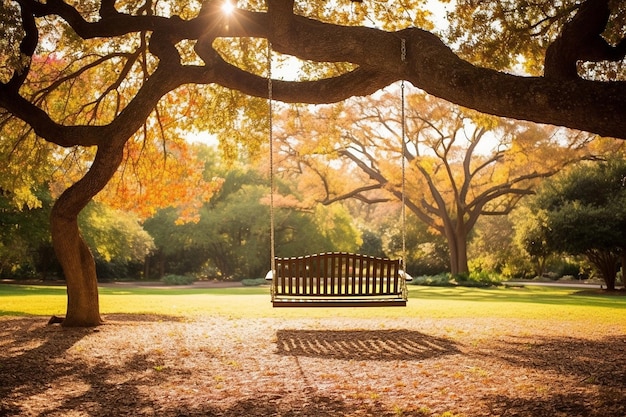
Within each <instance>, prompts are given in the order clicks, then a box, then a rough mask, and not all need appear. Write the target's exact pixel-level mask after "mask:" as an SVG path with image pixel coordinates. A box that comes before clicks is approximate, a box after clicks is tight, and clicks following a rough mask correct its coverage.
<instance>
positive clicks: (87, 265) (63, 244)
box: [51, 210, 102, 327]
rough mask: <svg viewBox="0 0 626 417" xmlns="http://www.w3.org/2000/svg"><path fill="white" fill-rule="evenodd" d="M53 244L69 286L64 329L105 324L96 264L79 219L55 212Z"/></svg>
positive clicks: (53, 217)
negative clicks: (82, 233)
mask: <svg viewBox="0 0 626 417" xmlns="http://www.w3.org/2000/svg"><path fill="white" fill-rule="evenodd" d="M51 226H52V242H53V244H54V249H55V252H56V255H57V258H58V259H59V262H60V263H61V265H62V266H63V272H64V274H65V282H66V284H67V313H66V316H65V320H64V321H63V323H62V325H63V326H66V327H91V326H98V325H100V324H102V318H101V317H100V303H99V299H98V279H97V276H96V263H95V261H94V258H93V255H92V254H91V251H90V250H89V248H88V247H87V244H86V243H85V241H84V239H83V238H82V236H81V235H80V232H79V230H78V218H77V216H74V217H73V218H65V217H63V216H62V215H61V214H59V213H58V210H57V211H55V210H53V214H52V217H51Z"/></svg>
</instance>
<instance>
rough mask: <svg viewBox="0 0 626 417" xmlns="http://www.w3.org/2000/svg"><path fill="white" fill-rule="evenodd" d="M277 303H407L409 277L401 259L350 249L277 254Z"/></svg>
mask: <svg viewBox="0 0 626 417" xmlns="http://www.w3.org/2000/svg"><path fill="white" fill-rule="evenodd" d="M274 265H275V268H276V270H275V271H270V272H268V273H267V275H266V277H265V279H267V280H271V281H272V287H271V288H272V304H273V306H274V307H391V306H406V301H407V289H406V281H410V280H411V277H410V276H409V275H408V274H406V273H405V272H404V271H402V269H401V262H400V260H392V259H384V258H377V257H373V256H367V255H359V254H354V253H346V252H330V253H321V254H314V255H307V256H301V257H292V258H275V259H274Z"/></svg>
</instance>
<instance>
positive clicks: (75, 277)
mask: <svg viewBox="0 0 626 417" xmlns="http://www.w3.org/2000/svg"><path fill="white" fill-rule="evenodd" d="M122 157H123V142H122V144H118V145H117V146H113V145H111V146H108V147H100V148H98V152H97V153H96V157H95V159H94V162H93V164H92V166H91V169H90V170H89V171H88V172H87V174H86V175H85V176H84V177H83V178H81V179H80V180H79V181H78V182H76V183H75V184H74V185H72V186H71V187H70V188H68V189H67V190H65V192H63V194H61V196H60V197H59V199H58V200H57V201H56V203H55V204H54V206H53V208H52V214H51V216H50V223H51V233H52V245H53V246H54V251H55V253H56V256H57V258H58V260H59V262H60V264H61V267H62V268H63V274H64V275H65V281H66V285H67V298H68V302H67V312H66V316H65V320H64V321H63V323H62V325H63V326H66V327H91V326H98V325H100V324H102V318H101V317H100V303H99V297H98V279H97V276H96V263H95V260H94V257H93V255H92V253H91V251H90V250H89V247H88V246H87V244H86V243H85V240H84V239H83V237H82V236H81V234H80V230H79V228H78V214H79V213H80V212H81V210H82V209H83V208H84V207H85V206H86V205H87V204H88V203H89V202H90V201H91V199H92V198H93V197H94V196H95V195H96V194H98V192H100V191H101V190H102V189H103V188H104V187H105V185H106V184H107V183H108V182H109V180H110V179H111V177H112V176H113V174H114V173H115V171H116V170H117V168H118V167H119V165H120V163H121V162H122Z"/></svg>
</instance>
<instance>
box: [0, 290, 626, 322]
mask: <svg viewBox="0 0 626 417" xmlns="http://www.w3.org/2000/svg"><path fill="white" fill-rule="evenodd" d="M409 290H410V293H409V303H408V306H407V307H385V308H345V309H338V308H334V309H328V308H280V309H275V308H272V306H271V303H270V296H269V289H268V288H267V287H237V288H219V289H158V288H145V287H139V288H137V287H132V288H130V287H129V288H126V287H124V288H117V287H101V288H100V310H101V312H102V313H103V314H104V315H106V314H116V313H122V314H159V315H167V316H198V315H211V316H222V317H229V318H245V317H285V318H299V317H312V318H326V317H355V318H367V317H377V318H384V317H390V318H393V317H415V318H461V317H494V318H524V319H546V318H551V317H558V318H560V319H562V320H575V321H576V320H587V321H591V322H596V321H597V322H598V323H600V322H605V323H606V322H621V321H623V320H624V314H625V313H626V296H625V295H624V293H621V295H620V294H618V295H615V294H604V293H599V292H597V293H596V292H593V291H581V290H580V289H574V288H552V287H540V286H526V287H523V288H490V289H480V288H452V287H449V288H440V287H420V286H409ZM65 306H66V294H65V288H64V287H62V286H38V285H37V286H34V285H0V315H2V316H50V315H53V314H56V315H63V314H64V313H65Z"/></svg>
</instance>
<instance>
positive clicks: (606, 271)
mask: <svg viewBox="0 0 626 417" xmlns="http://www.w3.org/2000/svg"><path fill="white" fill-rule="evenodd" d="M586 255H587V258H588V259H589V261H590V262H591V263H592V264H593V265H594V266H595V267H596V268H597V269H598V271H599V272H600V275H602V278H603V279H604V282H605V283H606V289H607V290H608V291H614V290H615V278H616V275H617V262H618V261H619V257H618V256H617V255H616V254H615V253H614V252H612V251H601V250H592V251H588V252H587V253H586Z"/></svg>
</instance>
